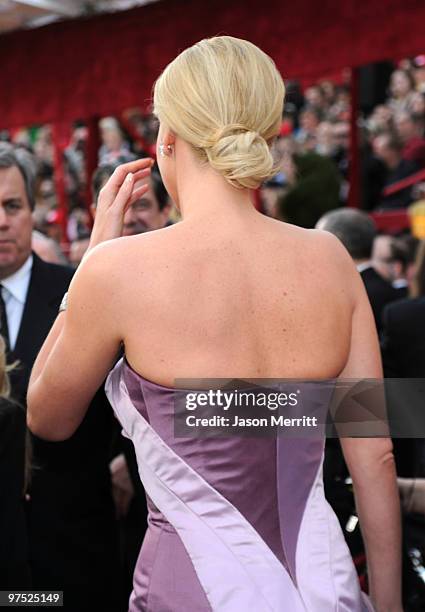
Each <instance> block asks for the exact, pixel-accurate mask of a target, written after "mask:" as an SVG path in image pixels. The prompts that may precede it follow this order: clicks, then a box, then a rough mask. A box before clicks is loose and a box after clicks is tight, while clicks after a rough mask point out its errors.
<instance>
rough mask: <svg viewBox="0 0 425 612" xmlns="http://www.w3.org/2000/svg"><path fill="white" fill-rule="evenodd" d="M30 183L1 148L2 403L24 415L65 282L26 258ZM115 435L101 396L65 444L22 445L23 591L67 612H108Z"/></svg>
mask: <svg viewBox="0 0 425 612" xmlns="http://www.w3.org/2000/svg"><path fill="white" fill-rule="evenodd" d="M34 179H35V166H34V162H33V159H32V156H31V155H30V154H29V153H27V152H26V151H21V150H19V149H15V148H14V147H13V146H12V145H10V144H7V143H2V144H0V214H1V217H0V237H1V239H2V240H1V249H0V280H1V297H2V299H3V301H4V303H5V308H4V310H3V313H2V319H3V321H2V330H3V334H4V338H5V342H6V346H7V347H8V349H9V350H10V352H9V359H10V361H15V360H19V363H20V366H19V368H16V369H15V370H14V371H13V372H12V373H11V386H12V394H11V396H12V398H13V399H16V400H17V401H19V402H20V403H22V405H23V406H24V405H25V400H26V392H27V386H28V379H29V374H30V371H31V368H32V365H33V363H34V360H35V357H36V356H37V354H38V352H39V350H40V348H41V346H42V344H43V342H44V339H45V338H46V336H47V334H48V332H49V330H50V328H51V326H52V324H53V322H54V320H55V318H56V315H57V312H58V308H59V304H60V303H61V299H62V296H63V294H64V293H65V291H66V290H67V289H68V286H69V283H70V281H71V278H72V275H73V271H72V270H71V269H70V268H68V267H65V266H58V265H55V264H51V263H46V262H45V261H43V260H41V259H40V258H39V257H38V256H37V255H36V254H35V253H33V252H32V250H31V246H32V245H31V240H32V229H33V222H32V209H33V207H34ZM23 426H24V427H25V421H24V422H23ZM116 427H117V425H116V420H115V419H114V417H113V415H112V411H111V408H110V405H109V403H108V401H107V399H106V396H105V394H104V391H103V389H100V390H99V391H98V393H97V395H96V396H95V398H94V399H93V400H92V402H91V403H90V407H89V410H88V413H87V415H86V418H85V419H84V420H83V422H82V424H81V426H80V427H79V428H78V430H77V431H76V432H75V434H74V435H73V436H72V437H71V438H69V439H68V440H66V441H65V442H54V443H52V442H46V441H44V440H41V439H40V438H38V437H37V436H32V438H31V447H32V462H31V466H30V487H29V491H28V492H29V499H28V501H27V504H26V513H27V526H28V537H29V551H30V567H31V577H32V587H33V588H34V589H50V590H53V589H59V590H64V591H65V599H64V605H65V610H69V612H75V611H76V610H78V611H79V612H83V611H84V612H85V611H86V610H87V611H88V610H90V611H92V610H95V609H105V610H106V609H108V605H109V604H111V608H112V609H114V610H115V609H117V605H118V601H119V597H120V592H119V587H120V577H119V565H118V542H117V539H116V538H117V531H116V529H117V526H116V521H115V514H114V507H113V499H112V492H111V481H110V474H109V470H108V466H109V450H110V444H111V439H112V435H113V433H114V432H115V428H116ZM24 431H25V429H24ZM18 440H19V437H18V435H17V444H18ZM0 547H1V546H0ZM105 584H107V585H108V589H105V587H104V585H105ZM111 608H109V609H111Z"/></svg>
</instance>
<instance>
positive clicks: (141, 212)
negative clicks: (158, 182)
mask: <svg viewBox="0 0 425 612" xmlns="http://www.w3.org/2000/svg"><path fill="white" fill-rule="evenodd" d="M146 184H148V185H149V189H148V191H147V192H146V193H145V194H144V195H143V196H142V197H141V198H140V200H137V202H134V204H133V205H132V206H131V207H130V208H129V209H128V210H127V212H126V213H125V216H124V228H123V236H134V235H135V234H142V233H144V232H150V231H151V230H156V229H161V228H162V227H164V226H165V224H166V223H167V221H168V217H169V214H170V205H168V204H167V205H166V206H164V208H163V209H162V210H160V208H159V203H158V200H157V199H156V197H155V192H154V190H153V189H152V183H151V181H150V179H149V178H146V179H144V180H142V181H139V182H138V183H136V187H140V186H142V185H146Z"/></svg>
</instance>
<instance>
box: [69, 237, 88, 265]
mask: <svg viewBox="0 0 425 612" xmlns="http://www.w3.org/2000/svg"><path fill="white" fill-rule="evenodd" d="M89 243H90V237H89V236H86V237H84V236H82V237H80V238H76V239H75V240H73V241H72V242H71V247H70V249H69V263H70V264H71V266H73V267H74V268H78V266H79V265H80V263H81V260H82V259H83V257H84V254H85V252H86V251H87V249H88V248H89Z"/></svg>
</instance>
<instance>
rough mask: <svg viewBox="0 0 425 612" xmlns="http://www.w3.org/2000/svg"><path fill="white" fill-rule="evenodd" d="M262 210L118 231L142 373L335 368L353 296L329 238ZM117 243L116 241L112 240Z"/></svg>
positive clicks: (125, 324) (257, 373)
mask: <svg viewBox="0 0 425 612" xmlns="http://www.w3.org/2000/svg"><path fill="white" fill-rule="evenodd" d="M329 238H331V240H332V247H331V248H330V244H329V239H328V237H327V236H325V235H323V233H321V232H316V231H308V230H303V229H300V228H297V227H294V226H291V225H288V224H285V223H281V222H277V221H274V220H271V219H269V218H267V217H264V216H262V215H260V214H258V215H255V216H251V217H250V218H249V219H244V220H243V222H241V223H230V224H229V226H227V227H224V228H223V227H221V228H218V227H215V226H214V224H213V223H211V224H209V225H205V226H201V225H199V223H198V224H195V223H193V224H191V223H189V222H182V223H179V224H177V225H175V226H172V227H169V228H167V229H165V230H159V231H157V232H151V233H150V234H145V235H143V236H137V237H133V238H130V239H123V240H122V241H120V242H121V244H120V245H119V249H116V255H115V257H114V259H115V258H116V259H115V261H116V264H117V265H118V266H119V270H120V272H119V285H120V291H119V292H118V295H119V304H118V307H119V309H120V311H121V312H125V313H126V314H125V316H122V317H121V319H120V329H121V331H122V337H123V339H124V343H125V348H126V355H127V359H128V361H129V362H130V364H131V365H132V367H133V368H134V369H135V370H136V371H137V372H139V373H140V374H142V375H143V376H144V377H146V378H148V379H150V380H154V381H155V382H158V383H160V384H163V385H165V386H173V384H174V379H175V378H179V377H245V378H246V377H306V378H326V377H334V376H337V375H338V374H339V372H340V371H341V370H342V369H343V367H344V365H345V362H346V359H347V355H348V352H349V348H350V334H351V317H352V310H353V307H352V303H353V300H352V296H350V293H349V288H348V289H347V288H345V287H344V277H343V274H344V270H343V268H344V265H341V262H338V261H337V260H335V259H338V258H335V257H334V256H333V255H334V254H335V249H334V248H333V247H334V243H333V241H334V239H333V238H332V237H329ZM117 246H118V245H117Z"/></svg>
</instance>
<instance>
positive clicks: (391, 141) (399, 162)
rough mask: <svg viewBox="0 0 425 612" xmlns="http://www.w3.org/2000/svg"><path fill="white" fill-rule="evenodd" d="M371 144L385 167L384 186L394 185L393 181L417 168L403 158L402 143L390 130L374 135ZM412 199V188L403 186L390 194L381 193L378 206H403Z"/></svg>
mask: <svg viewBox="0 0 425 612" xmlns="http://www.w3.org/2000/svg"><path fill="white" fill-rule="evenodd" d="M372 146H373V152H374V154H375V156H376V157H377V158H378V159H380V160H381V161H382V162H383V163H384V165H385V167H386V176H385V180H384V188H385V187H390V186H391V185H394V183H397V182H398V181H401V180H402V179H404V178H406V177H408V176H410V175H412V174H414V173H415V172H416V171H417V170H418V165H417V164H416V162H413V161H410V160H406V159H403V157H402V152H403V144H402V143H401V141H400V140H399V139H398V138H397V137H396V136H394V135H393V134H391V133H390V132H384V133H382V134H380V135H378V136H376V137H375V138H374V139H373V142H372ZM412 201H413V196H412V188H411V187H405V188H403V189H400V190H399V191H396V192H395V193H392V194H391V195H382V196H381V199H380V202H379V203H378V207H379V208H380V209H382V210H390V209H394V208H405V207H406V206H408V205H409V204H411V202H412Z"/></svg>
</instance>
